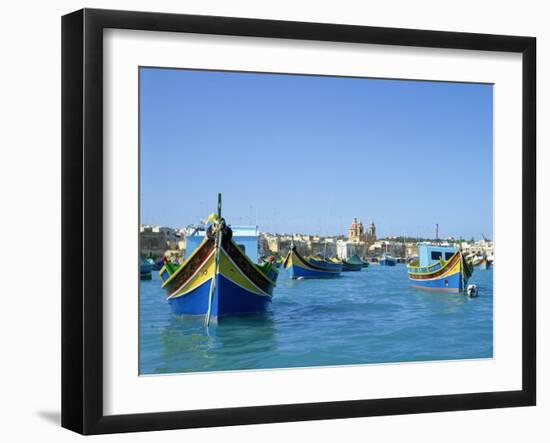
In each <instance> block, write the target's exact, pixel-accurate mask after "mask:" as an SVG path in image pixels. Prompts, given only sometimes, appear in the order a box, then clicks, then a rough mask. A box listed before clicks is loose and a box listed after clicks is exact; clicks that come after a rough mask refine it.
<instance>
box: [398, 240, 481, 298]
mask: <svg viewBox="0 0 550 443" xmlns="http://www.w3.org/2000/svg"><path fill="white" fill-rule="evenodd" d="M418 257H419V258H418V260H416V261H413V262H411V263H409V264H408V265H407V272H408V275H409V280H411V282H412V284H413V286H414V287H416V288H420V289H427V290H434V291H446V292H463V291H465V290H466V288H467V285H468V279H469V278H470V276H471V275H472V272H473V266H472V265H471V263H470V262H469V261H468V260H467V259H466V258H465V257H464V255H463V254H462V251H460V250H459V249H457V248H455V247H453V246H440V245H433V244H419V245H418Z"/></svg>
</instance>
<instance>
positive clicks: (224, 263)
mask: <svg viewBox="0 0 550 443" xmlns="http://www.w3.org/2000/svg"><path fill="white" fill-rule="evenodd" d="M218 273H219V274H221V275H223V276H224V277H225V278H227V279H228V280H230V281H231V282H232V283H235V284H236V285H237V286H240V287H241V288H244V289H246V290H247V291H248V292H252V293H254V294H256V295H265V296H267V297H271V296H270V295H269V294H268V293H266V292H264V291H262V290H261V289H260V288H258V286H256V285H255V284H254V283H253V282H252V281H251V280H250V279H249V278H248V277H247V276H246V275H245V274H244V273H243V272H242V271H241V270H240V269H239V268H238V266H237V265H236V264H235V262H234V261H233V260H232V259H231V257H229V255H228V254H227V252H226V251H225V249H223V248H222V250H221V254H220V265H219V269H218Z"/></svg>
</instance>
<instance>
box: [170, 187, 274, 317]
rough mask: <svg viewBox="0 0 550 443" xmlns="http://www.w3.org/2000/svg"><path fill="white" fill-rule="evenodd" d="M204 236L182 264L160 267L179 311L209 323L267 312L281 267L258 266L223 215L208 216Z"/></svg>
mask: <svg viewBox="0 0 550 443" xmlns="http://www.w3.org/2000/svg"><path fill="white" fill-rule="evenodd" d="M208 221H209V223H210V224H209V226H208V228H207V230H206V235H205V237H204V240H203V241H202V242H201V243H200V244H199V246H198V247H197V248H196V249H195V250H194V251H193V252H192V253H191V255H190V256H189V257H188V258H187V259H186V260H185V262H184V263H182V264H181V265H180V266H177V267H176V266H175V265H173V264H172V263H170V262H166V263H165V265H164V266H163V267H162V269H161V270H160V272H159V274H160V278H161V280H162V287H163V288H164V289H165V291H166V293H167V300H168V303H169V304H170V307H171V308H172V311H173V312H174V313H175V314H177V315H198V316H202V315H204V316H205V323H206V324H207V325H208V323H209V322H210V320H214V321H215V320H218V319H219V318H220V317H223V316H227V315H233V314H251V313H259V312H263V311H265V310H266V308H267V307H268V306H269V303H270V302H271V299H272V296H273V289H274V288H275V285H276V282H277V277H278V275H279V271H278V270H277V267H276V266H275V264H274V263H273V260H269V261H267V262H265V263H264V264H262V265H257V264H255V263H253V262H252V260H251V259H250V258H249V257H248V256H247V255H246V254H245V252H244V251H243V248H241V247H240V246H239V245H238V244H237V243H235V242H234V241H233V240H232V235H233V233H232V230H231V228H230V227H229V226H228V225H227V224H226V222H225V220H224V219H223V218H222V216H221V195H218V214H217V215H216V214H212V215H210V217H208Z"/></svg>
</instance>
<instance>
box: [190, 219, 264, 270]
mask: <svg viewBox="0 0 550 443" xmlns="http://www.w3.org/2000/svg"><path fill="white" fill-rule="evenodd" d="M229 227H230V228H231V230H232V231H233V237H232V239H233V241H234V242H235V243H236V244H237V246H239V248H241V250H242V251H243V252H244V253H245V254H246V255H247V256H248V258H250V260H252V261H253V262H254V263H257V262H258V237H259V232H258V226H236V225H229ZM205 235H206V231H204V230H198V231H195V232H194V233H193V234H192V235H188V236H187V237H185V258H189V257H190V256H191V254H192V253H193V251H194V250H195V249H197V247H198V246H199V245H200V244H201V243H202V241H203V240H204V237H205Z"/></svg>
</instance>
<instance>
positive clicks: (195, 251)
mask: <svg viewBox="0 0 550 443" xmlns="http://www.w3.org/2000/svg"><path fill="white" fill-rule="evenodd" d="M207 241H208V238H206V237H204V240H203V241H202V242H201V244H200V245H199V246H198V247H197V248H196V249H195V250H194V251H193V253H192V254H191V255H190V256H189V257H188V258H187V259H186V260H185V261H184V262H183V263H182V264H181V265H180V267H179V268H178V270H177V271H176V272H174V273H173V274H172V275H171V276H170V277H169V278H168V280H166V281H165V282H164V283H163V284H162V286H161V288H164V287H165V286H166V285H167V284H168V283H170V282H171V281H172V280H173V279H174V277H175V276H176V275H178V274H179V272H180V271H181V270H182V269H183V268H184V267H185V265H186V264H187V263H188V262H189V260H191V259H192V258H193V257H194V256H195V254H197V252H198V251H199V250H200V249H201V247H202V246H203V245H204V244H205V243H206V242H207ZM161 271H162V269H161ZM159 272H160V271H159Z"/></svg>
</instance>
